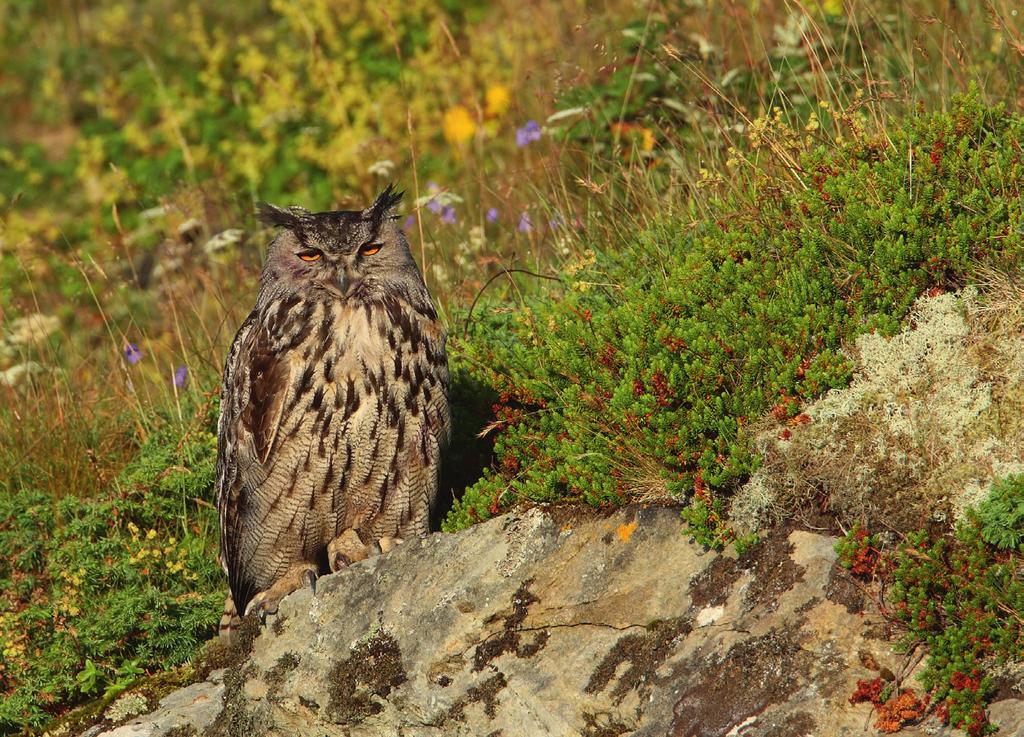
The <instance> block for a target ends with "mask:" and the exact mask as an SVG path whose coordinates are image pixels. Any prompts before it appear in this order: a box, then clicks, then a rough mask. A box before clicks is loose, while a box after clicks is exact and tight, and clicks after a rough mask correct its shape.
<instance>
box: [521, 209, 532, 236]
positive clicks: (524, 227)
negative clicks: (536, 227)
mask: <svg viewBox="0 0 1024 737" xmlns="http://www.w3.org/2000/svg"><path fill="white" fill-rule="evenodd" d="M518 230H519V232H520V233H529V232H530V231H531V230H533V220H532V219H531V218H530V213H528V212H524V213H523V214H522V215H520V216H519V226H518Z"/></svg>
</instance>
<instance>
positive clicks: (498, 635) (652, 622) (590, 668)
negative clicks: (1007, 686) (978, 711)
mask: <svg viewBox="0 0 1024 737" xmlns="http://www.w3.org/2000/svg"><path fill="white" fill-rule="evenodd" d="M833 543H834V540H832V539H831V538H828V537H823V536H820V535H814V534H811V533H808V532H802V531H785V530H780V531H778V532H776V533H773V535H772V536H770V537H769V539H768V540H767V541H766V542H764V543H763V544H762V545H760V546H759V547H758V548H757V549H756V550H755V552H754V553H753V554H752V555H751V556H750V557H749V558H747V559H744V560H743V561H737V560H736V559H734V558H732V557H729V556H728V555H719V554H713V553H707V552H705V551H703V550H702V549H701V548H700V547H699V546H697V545H695V544H693V543H691V542H690V541H688V539H687V537H686V535H685V534H684V531H683V529H682V525H681V522H680V519H679V514H678V511H677V510H672V509H666V508H658V507H649V508H627V509H623V510H619V511H617V512H615V513H614V514H612V515H610V516H608V517H602V516H598V515H594V514H589V513H583V514H582V515H581V516H577V517H572V516H571V515H569V514H568V513H565V512H560V513H558V514H557V515H552V514H548V513H546V512H543V511H541V510H539V509H534V510H530V511H526V512H520V513H514V514H510V515H506V516H503V517H500V518H497V519H494V520H491V521H489V522H486V523H484V524H481V525H478V526H476V527H474V528H471V529H469V530H466V531H464V532H461V533H458V534H454V535H445V534H436V535H432V536H430V537H429V538H427V539H424V540H412V541H408V542H406V543H405V544H403V545H402V546H400V547H399V548H398V549H397V550H395V551H392V552H391V553H388V554H387V555H386V556H382V557H380V558H377V559H374V560H370V561H366V562H363V563H360V564H357V565H355V566H352V567H351V568H349V569H347V570H345V571H342V572H340V573H338V574H335V575H332V576H327V577H325V578H322V579H321V580H320V582H319V584H318V588H317V593H316V594H315V595H313V594H312V593H311V592H309V591H301V592H297V593H296V594H294V595H292V596H290V597H288V598H287V599H286V600H285V601H284V602H283V603H282V605H281V609H280V611H279V613H278V615H277V617H276V618H274V619H271V620H270V621H268V623H267V627H266V628H265V629H264V630H262V632H261V633H260V634H259V636H258V637H257V638H256V640H255V643H254V646H253V650H252V654H251V656H250V657H249V658H248V659H247V660H245V661H243V662H242V663H241V664H240V665H238V666H235V667H233V668H231V669H229V670H228V671H227V673H226V674H224V677H223V681H222V682H219V683H215V682H212V681H211V682H206V683H202V684H197V685H194V686H190V687H188V688H187V689H183V690H182V691H179V692H176V693H175V694H172V695H171V696H168V697H167V698H165V699H164V700H163V701H162V702H161V705H160V708H159V709H158V710H157V711H156V712H154V713H153V714H151V715H148V716H145V717H141V718H139V719H136V720H135V721H133V722H131V723H129V724H127V725H124V726H122V727H118V728H116V729H113V730H111V731H108V732H106V733H104V735H105V736H106V737H114V736H115V735H116V737H129V736H132V737H134V736H136V735H152V736H153V737H160V736H162V735H166V734H167V733H168V732H169V731H170V730H171V728H172V727H176V726H177V727H180V726H182V725H192V726H193V727H194V728H195V730H196V732H197V733H198V734H210V735H224V734H227V735H242V736H244V737H262V736H263V735H348V736H350V737H369V736H371V735H374V736H376V735H402V736H403V737H438V736H440V735H467V736H468V735H479V736H480V737H491V736H493V737H497V736H498V735H500V736H501V737H518V736H519V735H523V736H526V735H554V736H561V735H566V736H568V735H573V736H576V735H586V736H587V737H613V736H615V735H626V734H629V735H638V736H644V737H647V736H653V735H659V736H661V735H676V736H678V737H800V736H801V735H815V736H816V737H817V736H834V737H844V736H847V735H849V736H852V735H865V734H874V733H876V732H875V731H874V730H873V729H872V727H871V725H872V724H873V723H874V718H875V716H874V715H873V714H872V713H871V709H870V707H869V706H867V705H863V704H861V705H856V706H854V705H851V704H850V703H849V702H848V698H849V696H850V694H851V693H852V691H853V690H854V688H855V685H856V681H857V680H858V679H862V678H863V679H869V678H874V677H876V676H877V675H878V674H879V673H880V672H883V671H886V670H888V671H892V672H893V673H899V672H900V669H901V666H902V665H903V664H902V662H901V660H900V657H899V656H897V655H896V654H894V653H893V651H892V647H891V643H890V642H888V641H886V640H885V639H884V635H885V631H886V630H885V627H884V626H883V622H882V619H881V618H880V617H879V616H878V615H877V614H875V613H873V612H872V611H871V610H870V608H869V609H867V611H864V608H865V607H866V606H868V601H867V598H866V597H864V596H863V593H862V592H861V591H860V590H859V589H858V588H857V585H856V583H855V582H853V581H852V580H850V579H849V578H848V577H847V576H846V574H845V572H842V571H841V569H838V567H837V566H835V553H834V552H833V549H832V546H833ZM907 684H908V685H911V686H914V685H915V684H914V683H913V682H912V681H908V682H907ZM996 706H997V707H998V709H994V711H997V712H998V714H1002V715H1005V718H1006V720H1007V723H1008V724H1012V725H1016V726H1013V727H1011V728H1012V729H1019V727H1020V724H1021V721H1020V719H1021V717H1020V714H1021V708H1020V706H1021V704H1020V702H1019V701H1014V700H1008V701H1006V702H1000V703H999V704H997V705H996ZM998 714H997V716H998ZM1015 720H1016V721H1015ZM185 733H186V734H187V733H188V732H187V730H186V732H185ZM953 733H954V732H953V731H951V730H949V729H948V728H945V727H942V726H941V725H939V724H937V723H935V722H934V721H929V722H926V723H925V724H922V725H918V726H911V727H908V728H906V729H905V730H904V731H903V734H908V735H923V734H953ZM179 734H180V732H179ZM1003 734H1017V732H1014V731H1006V730H1005V729H1004V731H1003Z"/></svg>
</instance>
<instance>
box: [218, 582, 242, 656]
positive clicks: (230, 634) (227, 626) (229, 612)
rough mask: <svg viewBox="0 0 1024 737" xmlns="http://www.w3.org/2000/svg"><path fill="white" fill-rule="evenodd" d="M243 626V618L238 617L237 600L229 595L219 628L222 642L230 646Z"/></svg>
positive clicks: (225, 601)
mask: <svg viewBox="0 0 1024 737" xmlns="http://www.w3.org/2000/svg"><path fill="white" fill-rule="evenodd" d="M241 625H242V618H241V617H239V616H238V609H236V608H235V600H234V599H232V598H231V594H228V598H226V599H225V600H224V613H223V614H222V615H220V624H219V625H218V626H217V634H219V635H220V641H221V642H222V643H223V644H225V645H228V646H230V645H231V644H232V641H233V640H234V639H235V635H236V634H237V633H238V628H239V627H240V626H241Z"/></svg>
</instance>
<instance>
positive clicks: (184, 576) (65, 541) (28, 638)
mask: <svg viewBox="0 0 1024 737" xmlns="http://www.w3.org/2000/svg"><path fill="white" fill-rule="evenodd" d="M215 411H216V407H215V406H214V407H207V408H205V409H204V410H203V411H202V412H201V413H200V417H199V421H198V422H197V423H194V426H191V427H185V428H182V427H181V426H180V425H177V424H175V423H172V422H170V421H165V422H164V423H163V427H162V428H161V429H160V430H159V431H157V432H156V433H154V434H152V435H151V436H150V437H149V438H148V439H147V440H146V442H145V443H144V444H143V445H142V446H141V447H140V448H139V451H138V456H137V458H136V460H135V461H133V462H132V463H131V464H130V465H129V466H128V467H127V468H126V469H125V470H124V472H123V473H122V474H121V475H120V476H119V478H118V479H117V481H116V482H115V483H114V484H113V487H112V488H111V489H110V491H109V493H106V494H104V495H102V496H101V497H98V498H91V499H80V498H76V497H74V496H65V497H64V498H61V499H60V500H59V501H55V499H54V495H53V493H52V491H51V490H48V489H41V488H9V489H5V490H4V491H3V493H2V494H0V519H3V520H5V522H4V523H3V524H2V525H0V594H2V595H0V645H2V647H3V659H2V661H0V689H2V691H3V694H4V698H3V701H2V703H0V732H3V733H7V732H10V731H12V730H16V729H17V728H19V727H22V726H25V725H30V726H39V725H41V724H44V723H45V722H46V721H47V720H48V718H49V717H50V716H51V714H52V713H53V712H56V711H57V710H63V709H65V708H66V707H68V706H70V705H73V704H74V703H75V702H77V701H80V700H82V699H85V698H89V697H93V696H96V695H101V694H103V695H110V694H112V693H117V692H118V691H120V690H123V689H125V688H127V687H128V686H129V685H130V684H131V683H132V682H133V681H134V680H135V679H137V678H138V677H139V676H140V675H142V674H143V673H145V672H153V671H156V670H160V669H163V668H166V667H168V666H172V665H175V664H178V663H181V662H183V661H185V660H187V659H188V658H190V657H191V656H192V655H193V654H194V653H195V652H196V650H197V648H198V646H199V644H200V643H201V642H202V641H204V640H206V639H209V637H210V636H212V635H213V633H214V632H215V625H216V623H217V621H218V619H219V616H220V612H221V607H222V605H223V601H224V588H225V587H224V581H223V578H222V575H221V572H220V569H219V567H218V566H217V563H216V560H217V551H216V543H215V541H216V530H217V524H216V513H215V512H214V511H213V507H212V487H213V476H214V463H215V457H216V441H215V437H214V435H213V434H212V432H211V428H212V424H211V423H212V420H213V417H214V416H215Z"/></svg>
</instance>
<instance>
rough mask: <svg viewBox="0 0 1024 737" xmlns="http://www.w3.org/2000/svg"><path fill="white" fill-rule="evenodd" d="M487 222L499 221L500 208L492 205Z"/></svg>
mask: <svg viewBox="0 0 1024 737" xmlns="http://www.w3.org/2000/svg"><path fill="white" fill-rule="evenodd" d="M487 222H489V223H496V222H498V208H497V207H492V208H491V209H490V210H488V211H487Z"/></svg>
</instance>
